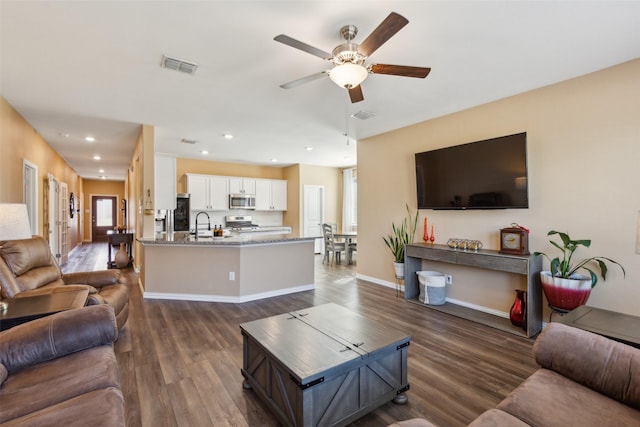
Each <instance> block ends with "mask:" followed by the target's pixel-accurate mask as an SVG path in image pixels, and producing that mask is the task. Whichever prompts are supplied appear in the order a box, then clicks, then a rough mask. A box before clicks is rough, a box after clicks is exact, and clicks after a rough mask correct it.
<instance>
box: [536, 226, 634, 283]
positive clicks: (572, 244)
mask: <svg viewBox="0 0 640 427" xmlns="http://www.w3.org/2000/svg"><path fill="white" fill-rule="evenodd" d="M554 234H557V235H558V236H560V239H562V245H560V244H559V243H557V242H554V241H553V240H549V243H551V244H552V245H553V246H555V247H556V248H558V249H560V251H561V252H562V255H561V257H562V258H560V256H558V257H555V258H553V259H551V258H550V257H549V256H548V255H547V254H545V253H543V252H534V253H533V254H534V255H535V256H539V255H542V256H544V257H545V258H546V259H547V260H548V261H549V264H550V267H551V275H552V276H554V277H561V278H563V279H571V275H573V274H574V273H576V272H577V271H578V270H580V269H582V270H587V271H588V272H589V275H590V276H591V287H592V288H593V287H594V286H595V285H596V284H597V283H598V275H597V274H596V272H595V271H593V270H592V269H591V268H589V267H587V264H589V263H595V265H596V266H598V268H599V269H600V276H602V280H606V279H607V271H608V269H607V264H606V263H605V261H609V262H611V263H613V264H616V265H618V266H619V267H620V268H621V269H622V274H623V275H625V276H626V272H625V271H624V267H623V266H622V265H620V264H618V263H617V262H615V261H614V260H612V259H610V258H606V257H602V256H595V257H591V258H586V259H583V260H582V261H580V262H578V263H577V264H575V265H574V264H573V263H572V257H573V253H574V252H575V251H576V249H578V247H579V246H584V247H585V248H588V247H589V246H591V240H572V239H571V237H569V235H568V234H567V233H562V232H560V231H554V230H551V231H550V232H548V233H547V236H552V235H554Z"/></svg>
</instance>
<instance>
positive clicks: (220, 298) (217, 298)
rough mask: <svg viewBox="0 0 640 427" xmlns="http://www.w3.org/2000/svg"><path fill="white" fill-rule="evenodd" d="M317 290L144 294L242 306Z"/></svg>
mask: <svg viewBox="0 0 640 427" xmlns="http://www.w3.org/2000/svg"><path fill="white" fill-rule="evenodd" d="M313 289H315V285H314V284H310V285H301V286H295V287H292V288H285V289H278V290H276V291H269V292H262V293H259V294H251V295H243V296H228V295H202V294H174V293H161V292H144V298H145V299H168V300H180V301H202V302H230V303H235V304H240V303H243V302H249V301H255V300H260V299H265V298H272V297H277V296H280V295H287V294H292V293H295V292H303V291H311V290H313Z"/></svg>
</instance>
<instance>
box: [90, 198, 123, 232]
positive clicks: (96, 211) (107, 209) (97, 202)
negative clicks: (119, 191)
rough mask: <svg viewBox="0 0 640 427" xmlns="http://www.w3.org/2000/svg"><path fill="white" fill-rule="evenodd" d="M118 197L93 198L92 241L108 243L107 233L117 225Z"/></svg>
mask: <svg viewBox="0 0 640 427" xmlns="http://www.w3.org/2000/svg"><path fill="white" fill-rule="evenodd" d="M117 199H118V198H117V197H116V196H91V241H92V242H106V241H107V231H109V230H113V229H114V227H115V226H116V224H117V221H118V220H117V216H116V215H117V213H116V211H117V209H116V207H117V201H118V200H117Z"/></svg>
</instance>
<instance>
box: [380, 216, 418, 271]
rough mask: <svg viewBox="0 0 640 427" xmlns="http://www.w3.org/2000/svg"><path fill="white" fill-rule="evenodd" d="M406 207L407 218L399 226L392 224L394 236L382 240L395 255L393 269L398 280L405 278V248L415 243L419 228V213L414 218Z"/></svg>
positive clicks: (390, 235)
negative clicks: (417, 228)
mask: <svg viewBox="0 0 640 427" xmlns="http://www.w3.org/2000/svg"><path fill="white" fill-rule="evenodd" d="M406 207H407V216H406V217H404V218H403V219H402V222H401V223H400V224H399V225H396V224H395V223H391V229H392V231H393V234H389V235H387V237H383V238H382V239H383V240H384V243H385V244H386V245H387V247H388V248H389V249H390V250H391V253H392V254H393V260H394V262H393V267H394V268H395V271H396V278H398V279H403V278H404V247H405V245H407V244H409V243H413V238H414V235H415V232H416V227H417V226H418V212H417V211H416V215H415V216H412V215H411V209H409V205H406Z"/></svg>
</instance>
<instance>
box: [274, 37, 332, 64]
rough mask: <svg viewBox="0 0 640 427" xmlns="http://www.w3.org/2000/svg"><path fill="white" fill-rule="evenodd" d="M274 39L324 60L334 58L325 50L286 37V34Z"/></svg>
mask: <svg viewBox="0 0 640 427" xmlns="http://www.w3.org/2000/svg"><path fill="white" fill-rule="evenodd" d="M273 39H274V40H275V41H277V42H280V43H284V44H286V45H287V46H291V47H294V48H296V49H300V50H301V51H303V52H307V53H310V54H311V55H315V56H317V57H319V58H322V59H326V60H329V59H331V58H332V57H333V55H331V54H330V53H329V52H325V51H324V50H321V49H318V48H317V47H313V46H311V45H308V44H306V43H303V42H301V41H300V40H296V39H292V38H291V37H289V36H285V35H284V34H280V35H279V36H275V37H274V38H273Z"/></svg>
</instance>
